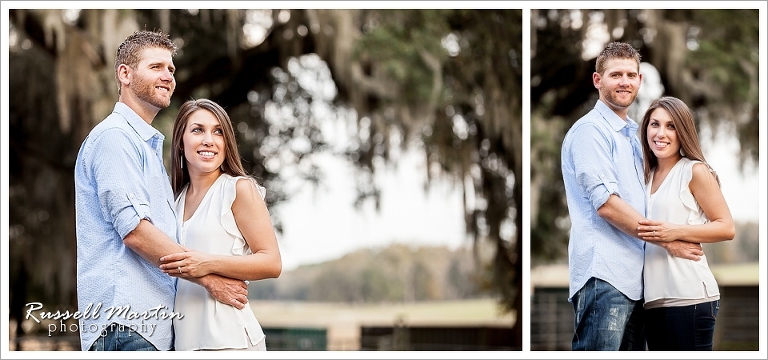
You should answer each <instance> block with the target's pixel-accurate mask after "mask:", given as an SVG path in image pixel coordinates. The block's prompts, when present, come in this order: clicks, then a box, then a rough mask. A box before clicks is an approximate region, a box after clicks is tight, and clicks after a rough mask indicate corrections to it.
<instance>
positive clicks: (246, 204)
mask: <svg viewBox="0 0 768 360" xmlns="http://www.w3.org/2000/svg"><path fill="white" fill-rule="evenodd" d="M172 148H173V150H172V152H171V153H172V155H171V166H172V169H173V170H172V179H171V180H172V181H171V186H172V188H173V191H174V194H175V195H176V215H177V218H178V220H177V222H178V226H179V239H180V242H181V244H182V246H184V247H185V248H186V249H188V250H189V251H188V252H183V253H177V254H171V255H167V256H164V257H163V258H162V259H160V260H161V262H163V264H162V265H161V269H163V271H164V272H165V273H167V274H169V275H172V276H177V277H180V278H190V277H200V276H203V275H206V274H210V273H215V274H219V275H222V276H226V277H230V278H236V279H241V280H245V281H248V280H260V279H267V278H276V277H278V276H279V275H280V272H281V271H282V263H281V259H280V252H279V249H278V246H277V238H276V236H275V232H274V229H273V227H272V222H271V220H270V216H269V211H268V210H267V206H266V204H265V203H264V200H263V199H264V192H265V190H264V188H263V187H261V186H259V185H258V184H257V183H256V181H255V180H254V179H253V178H251V177H249V176H247V175H246V173H245V170H244V169H243V166H242V164H241V162H240V157H239V155H238V152H237V144H236V140H235V133H234V131H233V128H232V123H231V121H230V119H229V116H228V115H227V113H226V112H225V111H224V109H223V108H222V107H221V106H219V105H218V104H216V103H215V102H213V101H210V100H207V99H200V100H190V101H187V102H185V103H184V104H183V105H182V106H181V108H180V109H179V114H178V115H177V116H176V121H175V123H174V125H173V141H172ZM233 255H235V256H233ZM175 306H176V307H175V309H174V312H177V313H179V314H182V315H184V317H183V319H174V320H173V322H174V323H173V325H174V329H175V348H176V350H234V349H241V350H266V346H265V336H264V332H263V331H262V329H261V326H260V325H259V322H258V321H257V320H256V317H255V316H254V315H253V311H252V310H251V308H250V306H248V304H246V307H245V308H244V309H242V310H238V309H237V308H235V307H234V306H231V305H225V304H222V303H220V302H217V301H216V300H214V298H213V297H212V296H210V295H209V294H208V293H207V291H206V290H205V289H204V288H203V287H201V286H199V285H196V284H194V283H192V282H190V281H179V282H178V285H177V292H176V305H175Z"/></svg>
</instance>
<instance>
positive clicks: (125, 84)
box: [75, 31, 282, 351]
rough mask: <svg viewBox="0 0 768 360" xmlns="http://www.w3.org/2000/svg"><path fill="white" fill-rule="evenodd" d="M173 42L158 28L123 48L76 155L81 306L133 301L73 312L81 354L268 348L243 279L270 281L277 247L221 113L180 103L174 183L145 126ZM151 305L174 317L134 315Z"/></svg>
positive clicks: (166, 78) (166, 86)
mask: <svg viewBox="0 0 768 360" xmlns="http://www.w3.org/2000/svg"><path fill="white" fill-rule="evenodd" d="M176 50H177V48H176V45H175V44H174V43H173V42H172V41H171V40H170V39H169V38H168V36H167V35H166V34H163V33H161V32H154V31H137V32H135V33H133V34H132V35H130V36H128V37H127V38H126V39H125V41H123V43H122V44H120V46H119V47H118V49H117V54H116V58H115V79H116V81H117V88H118V96H119V97H118V101H117V103H116V104H115V107H114V110H113V112H112V113H111V114H110V115H109V116H107V117H106V119H104V120H103V121H102V122H100V123H99V124H98V125H96V126H95V127H94V128H93V130H92V131H91V132H90V133H89V135H88V136H87V137H86V138H85V140H84V141H83V144H82V145H81V147H80V151H79V152H78V155H77V162H76V164H75V208H76V209H75V210H76V233H77V296H78V307H79V308H80V309H84V308H86V307H87V306H88V305H89V304H94V303H98V304H101V305H102V307H103V308H109V307H120V308H130V311H129V312H127V314H129V315H127V316H113V317H108V316H98V317H92V318H88V319H81V320H80V324H79V328H80V342H81V348H82V350H96V351H98V350H147V351H152V350H173V349H175V350H266V346H265V335H264V332H263V330H262V328H261V325H260V324H259V322H258V321H257V320H256V318H255V316H254V314H253V311H252V310H251V308H250V304H249V303H248V281H252V280H260V279H266V278H275V277H278V276H279V275H280V272H281V270H282V265H281V258H280V252H279V249H278V246H277V239H276V236H275V232H274V229H273V227H272V222H271V220H270V216H269V211H268V209H267V206H266V204H265V202H264V194H265V192H264V191H265V190H264V188H263V187H261V186H260V185H259V184H258V183H257V182H256V181H255V180H254V179H253V178H251V177H250V176H248V175H247V174H246V172H245V170H244V168H243V166H242V164H241V161H240V156H239V154H238V152H237V144H236V140H235V134H234V131H233V127H232V122H231V121H230V118H229V116H228V115H227V113H226V112H225V111H224V109H223V108H222V107H221V106H219V105H218V104H216V103H215V102H213V101H210V100H207V99H200V100H189V101H187V102H185V103H184V104H183V105H182V106H181V108H180V110H179V113H178V115H177V117H176V120H175V123H174V129H173V139H172V146H171V167H172V174H171V176H170V178H171V180H172V181H169V176H168V174H167V173H166V170H165V167H164V165H163V141H164V139H165V138H164V136H163V134H161V133H160V132H159V131H158V130H157V129H155V128H154V127H153V126H152V122H153V120H154V118H155V116H156V115H157V113H158V112H159V111H160V110H161V109H163V108H166V107H168V106H169V105H170V101H171V95H172V94H173V91H174V89H175V87H176V80H175V78H174V74H175V70H176V69H175V66H174V64H173V56H174V55H175V53H176ZM158 306H159V307H162V308H163V309H167V310H168V311H172V314H173V316H172V317H170V318H168V317H147V316H131V315H130V314H141V313H142V312H146V311H147V310H148V309H152V308H157V307H158ZM148 328H151V329H153V332H151V333H149V332H146V331H143V329H148ZM92 329H97V330H95V331H91V330H92Z"/></svg>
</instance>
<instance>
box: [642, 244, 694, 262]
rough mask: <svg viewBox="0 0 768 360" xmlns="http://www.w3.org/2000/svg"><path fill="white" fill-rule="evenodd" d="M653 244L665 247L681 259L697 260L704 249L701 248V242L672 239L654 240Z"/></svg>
mask: <svg viewBox="0 0 768 360" xmlns="http://www.w3.org/2000/svg"><path fill="white" fill-rule="evenodd" d="M654 244H656V245H659V246H661V247H663V248H664V249H667V252H669V254H670V255H672V256H674V257H679V258H682V259H688V260H693V261H699V260H701V257H702V256H703V255H704V250H702V249H701V244H697V243H691V242H687V241H682V240H674V241H670V242H654Z"/></svg>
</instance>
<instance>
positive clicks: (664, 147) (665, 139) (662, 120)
mask: <svg viewBox="0 0 768 360" xmlns="http://www.w3.org/2000/svg"><path fill="white" fill-rule="evenodd" d="M646 141H648V145H649V146H650V147H651V151H653V153H654V154H655V155H656V157H657V158H660V159H665V158H670V157H675V156H677V157H679V156H680V142H679V141H678V139H677V130H676V129H675V123H674V121H672V116H670V115H669V112H668V111H667V110H665V109H662V108H657V109H655V110H653V112H652V113H651V121H649V122H648V139H646Z"/></svg>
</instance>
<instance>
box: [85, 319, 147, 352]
mask: <svg viewBox="0 0 768 360" xmlns="http://www.w3.org/2000/svg"><path fill="white" fill-rule="evenodd" d="M88 351H157V348H156V347H155V346H154V345H152V343H151V342H149V341H147V340H146V339H144V337H143V336H141V335H139V333H137V332H135V331H133V330H131V329H130V328H129V327H128V326H124V325H119V324H116V323H112V324H110V325H109V326H107V328H106V334H105V335H104V336H99V337H98V338H97V339H96V341H94V342H93V345H91V348H90V349H88Z"/></svg>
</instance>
